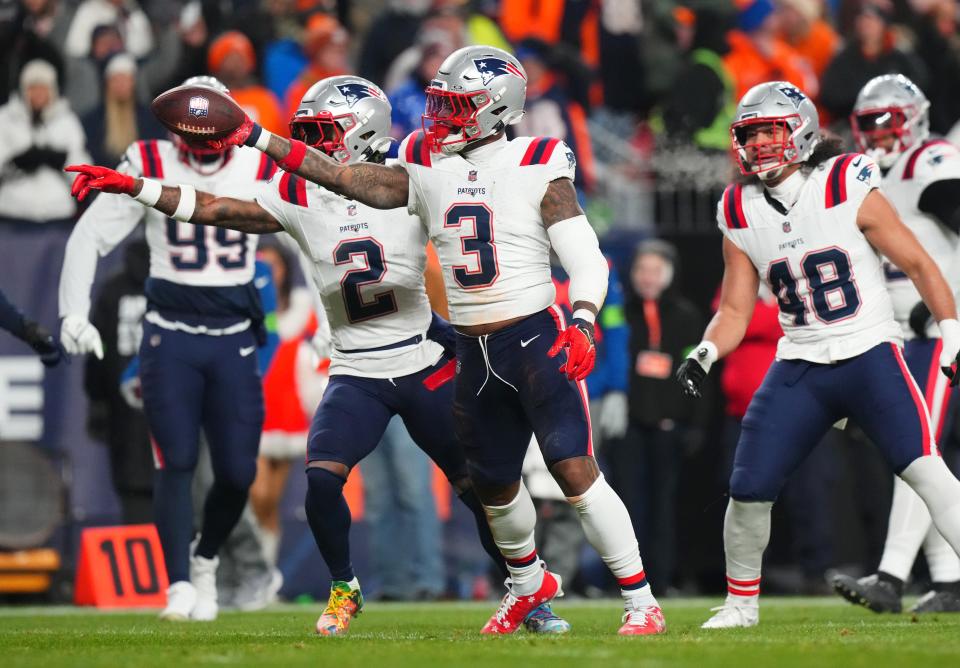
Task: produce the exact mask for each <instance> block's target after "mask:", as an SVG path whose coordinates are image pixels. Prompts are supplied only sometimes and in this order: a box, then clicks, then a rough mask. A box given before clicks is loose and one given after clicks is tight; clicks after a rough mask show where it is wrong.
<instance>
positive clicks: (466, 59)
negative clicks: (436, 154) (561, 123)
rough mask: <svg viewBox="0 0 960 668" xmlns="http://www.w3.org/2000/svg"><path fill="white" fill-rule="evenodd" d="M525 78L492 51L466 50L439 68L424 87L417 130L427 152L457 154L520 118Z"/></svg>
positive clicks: (515, 64)
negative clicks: (424, 99)
mask: <svg viewBox="0 0 960 668" xmlns="http://www.w3.org/2000/svg"><path fill="white" fill-rule="evenodd" d="M526 97H527V73H526V72H525V71H524V69H523V66H522V65H521V64H520V61H518V60H517V59H516V58H514V57H513V56H511V55H510V54H509V53H507V52H506V51H504V50H502V49H497V48H494V47H492V46H467V47H464V48H462V49H458V50H457V51H454V52H453V53H451V54H450V55H449V56H447V59H446V60H444V61H443V64H442V65H440V70H439V71H438V72H437V75H436V76H435V77H434V78H433V80H432V81H431V82H430V85H429V86H427V106H426V110H425V112H424V114H423V131H424V135H425V136H426V138H427V141H428V143H429V145H430V148H431V150H433V151H442V152H444V153H458V152H460V151H462V150H463V149H464V148H465V147H466V146H467V145H468V144H469V143H471V142H474V141H477V140H479V139H484V138H485V137H489V136H490V135H492V134H495V133H497V132H499V131H500V130H502V129H503V128H505V127H506V126H508V125H513V124H514V123H516V122H517V121H519V120H520V118H521V117H522V116H523V105H524V102H525V101H526Z"/></svg>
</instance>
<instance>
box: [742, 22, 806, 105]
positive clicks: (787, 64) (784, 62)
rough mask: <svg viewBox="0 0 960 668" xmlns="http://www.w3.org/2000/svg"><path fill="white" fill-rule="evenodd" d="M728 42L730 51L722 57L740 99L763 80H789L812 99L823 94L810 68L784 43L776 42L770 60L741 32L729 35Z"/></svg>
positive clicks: (777, 40)
mask: <svg viewBox="0 0 960 668" xmlns="http://www.w3.org/2000/svg"><path fill="white" fill-rule="evenodd" d="M727 42H728V43H729V44H730V52H729V53H728V54H727V55H726V56H724V57H723V64H724V65H726V67H727V70H728V71H729V72H730V73H731V74H732V75H733V80H734V83H735V85H736V88H737V92H736V98H737V99H738V100H739V99H740V98H741V97H743V95H744V93H746V92H747V91H748V90H750V89H751V88H753V87H754V86H756V85H757V84H759V83H763V82H764V81H789V82H790V83H793V84H795V85H797V86H799V87H800V88H801V89H802V90H803V91H804V92H805V93H806V94H807V95H809V96H810V97H813V98H815V97H816V96H817V94H818V93H819V92H820V86H819V84H818V82H817V78H816V77H815V76H814V74H813V71H812V70H811V69H810V66H809V65H807V63H806V61H804V59H803V58H802V57H801V56H800V54H799V53H797V52H796V51H794V50H793V49H792V48H791V47H790V46H789V45H788V44H787V43H786V42H784V41H783V40H780V39H775V40H774V41H773V48H772V50H771V53H770V56H769V57H767V56H766V55H765V54H763V53H760V51H759V50H758V49H757V47H756V45H755V44H754V43H753V40H751V39H750V38H749V37H748V36H747V35H746V34H744V33H742V32H740V31H739V30H731V31H730V32H729V33H727Z"/></svg>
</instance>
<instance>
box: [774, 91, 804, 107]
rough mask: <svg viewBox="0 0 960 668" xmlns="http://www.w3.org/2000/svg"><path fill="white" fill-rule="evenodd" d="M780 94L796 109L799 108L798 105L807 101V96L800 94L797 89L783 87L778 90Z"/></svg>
mask: <svg viewBox="0 0 960 668" xmlns="http://www.w3.org/2000/svg"><path fill="white" fill-rule="evenodd" d="M780 92H781V93H783V94H784V96H785V97H786V98H788V99H789V100H790V101H791V102H793V106H795V107H796V108H797V109H799V108H800V103H801V102H803V101H804V100H806V99H807V96H806V95H804V94H803V93H801V92H800V89H799V88H794V87H793V86H784V87H783V88H781V89H780Z"/></svg>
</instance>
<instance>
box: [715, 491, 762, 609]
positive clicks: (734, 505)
mask: <svg viewBox="0 0 960 668" xmlns="http://www.w3.org/2000/svg"><path fill="white" fill-rule="evenodd" d="M771 508H773V502H772V501H737V500H735V499H730V503H728V504H727V512H726V515H725V516H724V519H723V551H724V554H725V555H726V560H727V603H728V604H732V605H738V606H756V605H759V603H760V567H761V566H762V564H763V551H764V550H765V549H767V543H768V542H769V541H770V509H771Z"/></svg>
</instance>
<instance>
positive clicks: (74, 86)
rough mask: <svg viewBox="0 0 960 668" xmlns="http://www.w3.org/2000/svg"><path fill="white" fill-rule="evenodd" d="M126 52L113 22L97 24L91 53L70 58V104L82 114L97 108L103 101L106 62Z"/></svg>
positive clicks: (67, 92) (67, 77)
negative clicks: (102, 87) (102, 84)
mask: <svg viewBox="0 0 960 668" xmlns="http://www.w3.org/2000/svg"><path fill="white" fill-rule="evenodd" d="M123 52H124V45H123V37H122V36H121V35H120V31H119V30H118V29H117V27H116V26H114V25H102V26H97V27H96V28H95V29H94V31H93V36H92V38H91V45H90V50H89V53H88V54H87V55H86V56H83V57H82V58H67V62H66V68H67V69H66V82H65V83H66V87H65V88H64V91H65V95H66V97H67V99H69V100H70V106H71V107H72V108H73V110H74V111H75V112H76V113H77V114H79V115H80V116H84V115H86V114H88V113H89V112H91V111H92V110H94V109H96V108H97V107H98V106H99V105H100V103H101V102H102V101H103V95H102V93H101V83H102V81H103V72H104V70H105V69H106V67H107V63H108V62H110V59H111V58H113V57H114V56H115V55H117V54H119V53H123Z"/></svg>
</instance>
